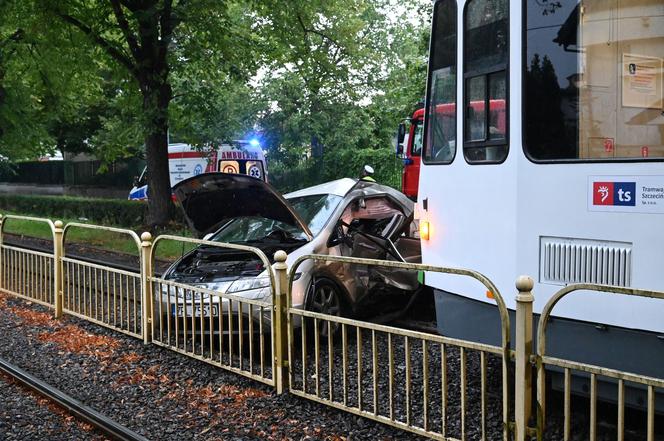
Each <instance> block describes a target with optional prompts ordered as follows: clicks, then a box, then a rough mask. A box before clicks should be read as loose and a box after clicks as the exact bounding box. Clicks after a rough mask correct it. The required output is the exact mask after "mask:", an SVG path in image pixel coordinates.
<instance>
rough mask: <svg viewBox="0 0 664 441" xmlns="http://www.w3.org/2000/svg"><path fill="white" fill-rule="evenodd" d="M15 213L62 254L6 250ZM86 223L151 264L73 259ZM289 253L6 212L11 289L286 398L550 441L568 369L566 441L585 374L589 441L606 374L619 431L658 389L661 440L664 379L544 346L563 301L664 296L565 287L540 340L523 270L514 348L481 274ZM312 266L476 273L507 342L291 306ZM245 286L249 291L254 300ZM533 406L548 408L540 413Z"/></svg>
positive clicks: (401, 421) (5, 282)
mask: <svg viewBox="0 0 664 441" xmlns="http://www.w3.org/2000/svg"><path fill="white" fill-rule="evenodd" d="M16 221H21V222H29V223H40V224H43V225H46V226H47V227H48V228H49V229H50V231H51V235H52V241H53V251H52V252H50V250H49V251H35V250H33V249H30V248H28V247H25V246H19V245H16V244H12V245H9V244H7V243H6V241H5V240H4V239H5V236H6V234H5V227H6V225H7V224H10V223H12V222H16ZM75 228H78V229H88V230H104V231H108V232H112V233H114V234H119V235H123V236H125V237H127V238H128V240H130V241H131V242H132V243H134V244H135V246H136V251H137V253H138V256H139V262H140V263H138V264H137V265H136V268H135V270H130V269H131V268H129V269H124V268H123V269H119V268H118V267H117V266H113V265H109V264H104V263H99V262H93V261H91V260H86V259H83V258H80V257H77V256H74V255H68V254H67V253H66V250H67V247H66V245H67V244H68V241H67V236H68V232H69V231H71V230H72V229H75ZM166 241H176V242H179V243H182V244H183V245H187V246H189V247H192V246H195V247H199V248H198V249H199V250H204V249H209V248H211V247H215V248H218V249H220V250H223V252H237V253H250V254H253V255H255V256H256V259H257V261H259V262H261V267H260V269H261V271H262V272H261V274H260V275H259V276H258V277H257V278H258V279H260V280H261V281H262V282H261V283H259V284H258V285H254V284H251V285H243V284H242V283H239V284H237V285H236V286H234V287H231V286H225V287H223V288H222V287H218V288H219V289H214V290H211V289H209V288H210V286H209V285H203V284H202V283H201V282H200V281H197V282H193V283H182V282H175V281H173V280H170V279H165V278H164V277H163V276H162V275H160V274H158V272H157V271H155V265H156V262H157V261H156V249H157V247H158V245H159V244H161V243H163V242H166ZM286 260H287V255H286V253H284V252H283V251H279V252H277V253H276V254H275V256H274V263H273V264H272V263H271V261H270V259H269V258H268V256H266V255H265V254H264V253H263V252H262V251H261V250H259V249H257V248H253V247H247V246H240V245H235V244H222V243H216V242H210V241H205V240H198V239H191V238H184V237H177V236H169V235H162V236H159V237H157V238H156V239H154V240H153V238H152V236H151V235H150V234H149V233H143V234H142V235H141V236H140V237H139V236H138V235H137V234H136V233H135V232H133V231H131V230H125V229H118V228H111V227H103V226H97V225H89V224H82V223H70V224H67V225H66V226H64V225H63V223H62V222H60V221H55V222H52V221H50V220H48V219H41V218H33V217H25V216H13V215H7V216H0V291H4V292H6V293H9V294H12V295H15V296H18V297H21V298H24V299H27V300H29V301H33V302H35V303H39V304H42V305H45V306H47V307H49V308H52V309H53V310H54V316H55V317H56V318H60V317H62V315H63V314H68V315H72V316H76V317H79V318H81V319H84V320H88V321H91V322H93V323H96V324H99V325H102V326H105V327H109V328H111V329H114V330H117V331H120V332H123V333H125V334H128V335H131V336H133V337H136V338H140V339H142V340H143V341H144V343H146V344H148V343H152V344H155V345H159V346H162V347H164V348H166V349H169V350H172V351H175V352H178V353H181V354H183V355H186V356H188V357H192V358H195V359H198V360H201V361H204V362H206V363H210V364H212V365H215V366H217V367H219V368H222V369H225V370H228V371H231V372H234V373H237V374H240V375H243V376H245V377H249V378H252V379H254V380H257V381H260V382H263V383H266V384H268V385H272V386H274V387H275V389H276V391H277V393H283V392H289V393H291V394H293V395H297V396H299V397H302V398H305V399H309V400H313V401H316V402H318V403H321V404H324V405H327V406H331V407H334V408H337V409H340V410H343V411H346V412H349V413H352V414H355V415H359V416H362V417H365V418H369V419H373V420H376V421H379V422H381V423H384V424H387V425H391V426H394V427H397V428H400V429H403V430H406V431H410V432H413V433H415V434H419V435H423V436H427V437H430V438H434V439H440V440H466V439H481V440H493V439H498V438H502V439H503V440H505V441H507V440H510V439H514V440H519V441H524V440H527V439H535V438H536V439H538V440H543V439H549V438H547V430H546V429H547V401H546V399H545V397H546V377H547V371H548V369H549V368H554V369H557V370H559V371H561V372H562V374H563V377H564V391H563V396H564V403H563V406H564V410H563V414H564V419H563V426H564V427H563V439H564V440H571V439H576V438H573V435H574V434H573V433H572V429H571V428H572V427H574V426H573V414H572V410H571V405H570V403H571V389H572V388H571V381H572V380H571V378H572V376H573V375H575V374H581V375H585V376H587V377H588V378H589V381H590V394H589V395H590V397H589V398H590V399H589V400H588V403H589V404H588V405H589V414H590V419H589V422H588V425H589V427H588V434H589V435H588V439H590V440H592V441H594V440H597V439H599V438H598V435H597V433H598V431H597V427H598V421H597V406H598V399H597V391H598V381H602V380H608V381H613V382H615V383H616V384H617V395H618V396H617V417H616V419H617V421H616V439H618V440H625V439H627V438H626V435H625V434H626V433H627V429H626V427H625V407H626V404H625V390H626V388H627V387H628V386H630V385H631V386H634V385H637V386H640V387H642V388H644V389H645V390H646V393H647V400H646V408H647V412H646V413H647V417H646V430H645V434H646V435H645V437H646V439H647V441H655V440H656V438H655V421H656V419H655V402H656V396H657V395H658V394H661V393H663V392H664V379H661V378H649V377H644V376H641V375H637V374H634V373H629V372H621V371H617V370H612V369H607V368H605V367H602V366H595V365H590V364H585V363H579V362H576V361H572V360H564V359H560V358H554V357H551V356H549V355H547V353H546V335H547V334H546V331H547V324H548V322H549V321H550V317H551V314H552V311H553V309H554V306H555V305H556V303H557V302H558V301H560V299H562V298H563V297H565V296H567V295H569V294H571V293H575V294H577V295H581V294H583V292H588V291H598V292H602V293H606V294H607V295H628V296H636V297H651V298H657V299H662V300H664V292H655V291H645V290H637V289H630V288H622V287H614V286H603V285H590V284H578V285H570V286H567V287H565V288H563V289H561V290H560V291H559V292H558V293H556V294H555V295H554V296H553V297H552V298H551V299H550V300H549V302H548V303H547V305H546V306H545V308H544V310H543V312H542V314H541V316H540V320H539V324H538V329H537V336H538V340H537V348H535V347H534V346H533V310H532V308H533V302H534V297H533V294H532V288H533V285H534V283H533V281H532V279H530V278H529V277H526V276H522V277H519V279H518V280H517V283H516V288H517V295H516V314H515V317H516V320H515V323H514V325H515V331H516V332H515V335H516V341H515V342H514V344H513V345H512V344H511V342H510V335H511V333H510V319H509V315H508V310H507V308H506V306H505V302H504V299H503V297H502V295H501V293H500V292H499V291H498V289H497V288H496V286H495V285H494V284H493V283H492V282H491V281H490V280H489V279H487V278H486V277H485V276H483V275H482V274H480V273H478V272H476V271H472V270H466V269H458V268H444V267H434V266H428V265H422V264H411V263H401V262H392V261H381V260H373V259H360V258H352V257H338V256H322V255H307V256H302V257H300V258H298V259H297V260H296V261H294V262H292V263H291V265H290V268H289V266H288V265H287V263H286ZM305 260H313V261H314V263H315V264H320V265H324V264H329V263H337V264H344V265H358V266H363V267H364V268H369V267H375V268H391V269H399V270H408V271H421V272H427V273H443V274H452V275H456V276H460V277H468V278H471V279H474V280H476V281H477V282H478V283H480V284H482V285H484V286H485V287H486V289H487V290H488V291H489V292H490V293H491V294H492V297H493V298H494V299H495V302H496V305H497V310H498V313H499V315H500V323H501V344H500V345H499V346H493V345H486V344H480V343H476V342H471V341H464V340H458V339H453V338H448V337H444V336H440V335H434V334H431V333H425V332H419V331H414V330H409V329H402V328H397V327H393V326H386V325H379V324H375V323H371V322H367V321H360V320H355V319H350V318H342V317H338V316H332V315H327V314H322V313H318V312H313V311H307V310H302V309H298V308H294V307H293V306H292V305H291V304H290V299H291V293H292V289H293V282H294V280H295V279H296V278H297V272H296V270H297V269H298V267H299V266H300V265H301V264H302V263H303V262H304V261H305ZM215 288H217V287H215ZM259 288H260V289H259ZM243 291H246V292H249V291H251V292H252V293H254V298H248V296H247V295H243ZM255 293H259V294H255ZM244 294H246V293H244ZM452 367H454V369H452ZM533 378H535V379H536V381H535V382H533ZM470 385H473V386H474V387H470ZM534 393H536V397H537V398H536V400H535V403H533V400H532V396H533V395H534ZM533 404H536V409H537V411H536V412H535V413H534V414H533ZM478 415H479V418H478V417H477V416H478ZM471 416H472V418H471ZM657 439H659V438H657Z"/></svg>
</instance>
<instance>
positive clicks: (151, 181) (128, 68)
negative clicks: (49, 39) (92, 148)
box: [41, 0, 251, 225]
mask: <svg viewBox="0 0 664 441" xmlns="http://www.w3.org/2000/svg"><path fill="white" fill-rule="evenodd" d="M41 4H42V6H43V7H44V8H45V9H47V10H48V11H50V12H51V13H52V14H53V15H54V16H55V17H57V18H58V19H60V20H61V21H62V23H65V24H67V25H69V26H71V27H73V28H74V29H76V30H78V31H79V32H81V33H82V34H83V35H85V36H86V37H87V38H88V40H89V42H90V43H92V45H93V46H94V47H95V48H96V49H99V50H101V51H103V52H104V53H105V55H106V56H107V57H109V58H110V59H111V60H113V62H115V63H116V65H117V66H120V67H121V68H122V69H123V70H124V73H125V74H126V75H127V76H128V78H129V79H130V80H131V82H132V83H133V84H135V85H136V86H137V89H138V91H139V93H140V101H141V103H140V106H141V107H140V109H141V113H140V124H141V126H142V127H141V128H142V132H143V138H144V145H145V156H146V162H147V167H148V186H149V188H150V198H149V213H150V222H151V223H152V224H155V225H163V224H165V223H167V222H168V221H169V219H170V194H171V189H170V180H169V172H168V154H167V142H168V141H167V139H168V132H169V109H170V106H171V102H172V100H173V98H174V96H175V95H174V90H173V72H174V71H177V70H178V69H180V68H183V69H185V68H184V66H186V65H187V64H188V63H194V64H196V65H197V66H198V72H202V71H203V69H201V64H207V66H208V67H209V70H210V71H211V72H213V73H214V74H215V75H219V74H221V73H226V74H228V75H230V76H234V75H235V76H246V75H247V72H248V70H247V63H244V61H246V60H248V59H250V58H248V55H249V54H247V53H243V52H242V51H240V52H238V51H237V50H236V49H238V48H239V49H244V48H245V47H247V46H248V45H247V41H250V40H251V38H250V37H248V34H247V33H245V32H244V29H248V27H246V26H245V23H242V25H241V26H237V25H238V22H242V21H243V20H246V19H247V18H246V17H245V15H242V14H239V11H240V10H239V9H238V6H237V4H235V3H232V2H229V3H220V2H217V1H213V0H191V1H189V0H180V1H177V0H105V1H99V2H95V1H90V0H67V1H60V2H50V1H47V0H42V1H41ZM238 30H239V31H238ZM215 63H218V64H216V65H215ZM249 64H251V63H249ZM127 86H128V87H129V89H130V90H128V91H127V90H126V89H124V91H125V93H126V94H127V95H129V96H131V95H132V94H133V93H134V91H133V90H131V85H127Z"/></svg>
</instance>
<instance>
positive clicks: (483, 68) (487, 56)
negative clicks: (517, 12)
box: [464, 0, 508, 163]
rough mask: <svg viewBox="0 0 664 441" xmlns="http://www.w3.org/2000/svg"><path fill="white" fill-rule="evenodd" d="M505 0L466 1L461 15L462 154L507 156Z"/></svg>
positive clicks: (483, 158)
mask: <svg viewBox="0 0 664 441" xmlns="http://www.w3.org/2000/svg"><path fill="white" fill-rule="evenodd" d="M507 16H508V2H507V0H470V1H469V2H468V3H466V11H465V14H464V27H465V29H464V32H465V34H464V48H465V58H464V81H465V84H464V86H465V90H464V97H465V98H464V133H465V139H464V155H465V157H466V160H468V162H471V163H472V162H501V161H503V160H505V158H506V157H507V113H506V112H507V106H506V99H507V60H508V52H507V47H508V44H507V36H508V32H507V31H508V29H507Z"/></svg>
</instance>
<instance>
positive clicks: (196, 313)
mask: <svg viewBox="0 0 664 441" xmlns="http://www.w3.org/2000/svg"><path fill="white" fill-rule="evenodd" d="M211 306H212V309H211V310H212V317H217V316H218V315H219V307H218V305H211ZM186 307H187V309H186V315H185V305H173V311H172V312H173V315H174V316H176V317H192V316H193V317H200V316H201V305H193V306H192V305H186ZM176 310H177V313H176ZM203 317H210V305H203Z"/></svg>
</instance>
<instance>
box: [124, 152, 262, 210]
mask: <svg viewBox="0 0 664 441" xmlns="http://www.w3.org/2000/svg"><path fill="white" fill-rule="evenodd" d="M168 170H169V176H170V181H171V187H174V186H175V184H177V183H179V182H181V181H184V180H185V179H188V178H191V177H192V176H196V175H200V174H201V173H210V172H220V173H232V174H243V175H249V176H251V177H252V178H256V179H260V180H262V181H265V182H267V164H266V162H265V154H264V153H263V149H262V148H261V146H260V143H259V142H258V141H257V140H251V141H244V140H242V141H233V142H231V143H225V144H222V145H221V146H219V148H217V149H212V148H210V149H202V150H201V149H198V148H195V147H194V146H192V145H189V144H182V143H175V144H169V145H168ZM147 198H148V185H147V168H145V169H143V172H142V173H141V176H140V177H138V178H137V179H136V180H135V181H134V187H133V188H132V189H131V191H130V192H129V198H128V199H129V200H133V201H141V200H146V199H147Z"/></svg>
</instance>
